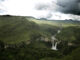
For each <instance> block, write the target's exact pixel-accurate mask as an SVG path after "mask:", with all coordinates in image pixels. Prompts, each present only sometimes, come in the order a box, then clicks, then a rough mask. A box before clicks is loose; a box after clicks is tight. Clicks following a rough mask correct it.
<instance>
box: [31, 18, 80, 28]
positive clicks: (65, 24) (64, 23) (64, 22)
mask: <svg viewBox="0 0 80 60" xmlns="http://www.w3.org/2000/svg"><path fill="white" fill-rule="evenodd" d="M31 21H34V22H36V23H38V24H49V25H52V26H59V25H60V24H62V26H63V27H69V26H80V21H70V20H38V19H31Z"/></svg>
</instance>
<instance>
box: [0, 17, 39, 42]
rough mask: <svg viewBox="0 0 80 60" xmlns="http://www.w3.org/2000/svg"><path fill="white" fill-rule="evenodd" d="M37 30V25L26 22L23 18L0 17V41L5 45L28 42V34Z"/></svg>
mask: <svg viewBox="0 0 80 60" xmlns="http://www.w3.org/2000/svg"><path fill="white" fill-rule="evenodd" d="M33 27H34V28H33ZM37 29H38V25H37V24H35V23H34V22H30V21H28V20H27V19H25V17H20V16H0V40H2V41H5V42H7V43H14V42H15V43H17V42H18V43H19V42H21V41H27V40H30V34H31V33H34V32H35V30H36V31H37Z"/></svg>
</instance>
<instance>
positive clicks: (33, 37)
mask: <svg viewBox="0 0 80 60" xmlns="http://www.w3.org/2000/svg"><path fill="white" fill-rule="evenodd" d="M58 31H60V32H59V33H58ZM52 37H55V38H56V39H57V40H55V41H54V42H55V44H56V42H57V43H58V44H57V46H56V47H57V50H52V49H51V48H52V46H53V45H52V44H53V43H54V42H53V41H51V38H52ZM0 60H80V21H72V20H70V21H67V20H65V21H62V20H57V21H54V20H50V21H49V20H39V19H35V18H34V17H29V16H28V17H24V16H10V15H3V16H0Z"/></svg>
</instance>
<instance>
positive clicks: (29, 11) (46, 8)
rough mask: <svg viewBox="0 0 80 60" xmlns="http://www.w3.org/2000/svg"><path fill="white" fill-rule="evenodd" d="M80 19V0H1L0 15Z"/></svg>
mask: <svg viewBox="0 0 80 60" xmlns="http://www.w3.org/2000/svg"><path fill="white" fill-rule="evenodd" d="M5 14H9V15H19V16H33V17H35V18H46V19H51V20H52V19H53V20H65V19H73V20H80V0H0V15H5Z"/></svg>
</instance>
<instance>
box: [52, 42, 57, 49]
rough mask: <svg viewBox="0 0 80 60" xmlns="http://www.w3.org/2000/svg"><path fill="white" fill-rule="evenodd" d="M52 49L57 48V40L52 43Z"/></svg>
mask: <svg viewBox="0 0 80 60" xmlns="http://www.w3.org/2000/svg"><path fill="white" fill-rule="evenodd" d="M52 49H53V50H57V42H56V43H55V44H54V45H52Z"/></svg>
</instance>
